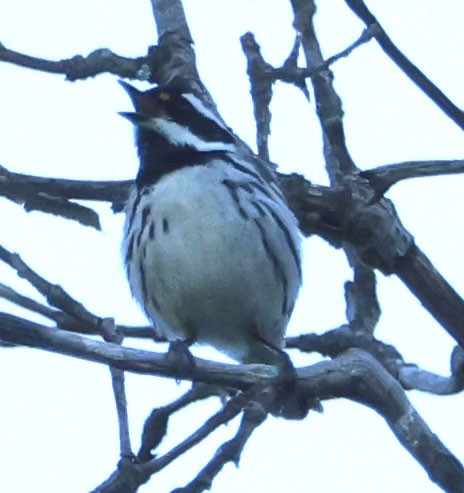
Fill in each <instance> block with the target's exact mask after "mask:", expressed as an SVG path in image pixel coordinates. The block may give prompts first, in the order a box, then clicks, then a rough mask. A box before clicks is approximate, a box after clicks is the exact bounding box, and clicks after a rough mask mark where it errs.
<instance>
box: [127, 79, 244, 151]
mask: <svg viewBox="0 0 464 493" xmlns="http://www.w3.org/2000/svg"><path fill="white" fill-rule="evenodd" d="M121 85H122V86H123V87H124V89H125V90H126V91H127V93H128V94H129V96H130V98H131V100H132V103H133V105H134V108H135V112H124V113H120V114H121V115H122V116H123V117H125V118H127V119H128V120H129V121H131V122H132V123H133V124H134V125H135V126H136V129H137V130H138V133H139V137H142V136H143V138H144V139H156V138H160V139H164V140H166V141H167V143H168V144H169V146H170V147H171V148H172V150H173V151H175V150H176V149H179V150H181V151H182V150H183V149H182V148H188V149H190V150H191V151H193V152H212V151H231V150H233V144H234V141H235V138H234V135H233V133H232V132H231V131H230V129H229V128H228V127H227V126H226V125H225V123H224V122H223V121H222V120H221V118H220V117H219V116H218V115H217V113H215V111H214V110H213V109H211V108H209V107H208V106H207V105H206V104H205V103H204V102H203V101H202V100H201V99H200V98H199V97H198V96H197V95H195V94H194V92H193V90H192V89H191V88H190V87H189V85H188V84H187V83H183V82H176V83H171V84H168V85H164V86H158V87H156V88H154V89H150V90H148V91H145V92H143V91H139V90H138V89H136V88H135V87H133V86H132V85H130V84H128V83H127V82H123V81H121ZM144 139H142V140H144ZM139 145H140V142H139Z"/></svg>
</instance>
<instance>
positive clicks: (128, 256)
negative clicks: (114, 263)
mask: <svg viewBox="0 0 464 493" xmlns="http://www.w3.org/2000/svg"><path fill="white" fill-rule="evenodd" d="M133 254H134V235H133V234H131V236H130V239H129V244H128V246H127V252H126V258H125V259H124V261H125V264H126V265H128V264H129V262H130V261H131V260H132V255H133Z"/></svg>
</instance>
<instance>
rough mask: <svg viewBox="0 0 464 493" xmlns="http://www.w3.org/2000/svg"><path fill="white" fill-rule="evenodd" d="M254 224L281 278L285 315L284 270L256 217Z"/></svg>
mask: <svg viewBox="0 0 464 493" xmlns="http://www.w3.org/2000/svg"><path fill="white" fill-rule="evenodd" d="M255 224H256V226H257V227H258V229H259V232H260V234H261V241H262V242H263V247H264V251H265V252H266V253H267V255H268V256H269V257H270V258H271V261H272V264H273V265H274V269H275V270H276V272H277V273H278V274H279V276H280V277H281V278H282V284H283V295H284V296H283V300H282V315H287V314H288V311H289V309H290V307H288V299H287V289H288V281H287V278H286V277H285V271H284V270H283V269H282V265H281V264H280V261H279V258H278V257H277V255H276V254H275V253H274V252H273V251H272V248H270V246H269V243H268V241H267V238H266V233H265V231H264V228H263V226H262V225H261V223H260V222H259V221H258V220H256V219H255Z"/></svg>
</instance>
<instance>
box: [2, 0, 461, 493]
mask: <svg viewBox="0 0 464 493" xmlns="http://www.w3.org/2000/svg"><path fill="white" fill-rule="evenodd" d="M318 3H319V4H320V6H319V13H318V14H317V18H316V22H317V28H318V32H319V35H320V39H321V41H322V47H323V51H324V55H325V56H330V55H332V54H334V53H335V52H338V51H340V50H341V49H343V48H345V47H346V46H347V45H348V44H349V43H351V42H352V41H354V39H356V38H357V37H358V36H359V34H360V33H361V31H362V28H363V26H362V25H361V23H360V22H359V21H358V20H357V18H356V17H355V16H354V15H353V14H352V13H351V12H350V11H349V9H348V8H347V7H346V6H345V4H344V2H343V1H341V0H324V1H323V2H322V1H321V2H318ZM368 5H369V7H370V8H371V9H372V10H373V12H374V13H375V15H376V16H377V17H378V19H379V20H380V22H381V23H382V24H383V26H384V28H385V29H386V30H387V32H388V33H389V34H390V35H391V37H392V38H393V40H394V41H395V42H396V43H397V44H398V46H399V47H400V48H401V49H402V50H403V51H404V52H405V54H406V55H408V56H409V57H410V58H411V59H412V60H413V61H414V62H415V63H416V64H417V65H418V66H419V67H420V68H421V69H422V70H423V71H424V72H425V73H426V74H427V75H428V76H429V77H430V78H431V79H432V80H433V81H434V82H435V83H437V84H438V85H439V86H440V87H441V89H442V90H443V91H444V92H445V93H446V94H447V95H448V96H449V97H450V98H451V99H452V100H453V101H454V102H455V103H456V104H457V105H458V106H460V107H464V97H463V93H462V87H463V83H464V80H463V79H464V75H463V71H462V47H463V44H464V43H463V42H464V32H463V30H462V19H463V14H464V5H463V4H462V1H461V0H447V1H446V2H440V4H439V5H438V4H437V3H436V2H434V1H431V0H408V1H407V2H404V1H400V0H390V1H389V2H384V1H380V0H375V1H374V0H372V1H370V2H368ZM185 7H186V11H187V16H188V21H189V23H190V28H191V30H192V34H193V37H194V39H195V46H196V51H197V58H198V66H199V70H200V74H201V76H202V77H203V80H204V82H205V83H206V85H207V87H208V88H209V90H210V92H211V93H212V95H213V97H214V98H215V100H216V102H217V103H218V107H219V110H220V112H221V113H222V115H223V117H224V118H225V120H226V121H227V122H228V123H229V125H230V126H232V127H233V128H234V130H235V131H236V132H237V133H238V134H239V135H240V136H241V137H242V138H243V139H244V140H246V141H247V142H248V143H249V144H250V145H252V146H253V147H254V120H253V113H252V107H251V100H250V97H249V84H248V80H247V76H246V73H245V60H244V56H243V54H242V52H241V48H240V43H239V36H240V35H242V34H243V33H244V32H246V31H248V30H250V31H253V32H254V33H255V35H256V38H257V41H258V42H259V43H260V44H261V47H262V52H263V55H264V57H265V58H266V60H268V61H269V62H271V63H273V64H275V65H280V64H281V63H282V62H283V60H284V59H285V58H286V56H287V55H288V52H289V50H290V49H291V46H292V44H293V40H294V32H293V30H292V27H291V24H292V15H291V9H290V5H289V2H288V1H285V0H279V1H278V0H252V1H250V0H248V1H247V0H235V1H234V2H229V1H226V0H188V1H185ZM0 42H1V43H3V44H4V45H5V46H7V47H9V48H11V49H14V50H17V51H20V52H24V53H27V54H29V55H35V56H39V57H43V58H47V59H61V58H67V57H71V56H74V55H76V54H82V55H87V54H88V53H90V52H91V51H93V50H94V49H96V48H101V47H107V48H110V49H111V50H113V51H114V52H116V53H119V54H121V55H125V56H140V55H142V54H145V53H146V50H147V46H148V45H151V44H154V43H155V42H156V35H155V30H154V21H153V18H152V13H151V7H150V3H149V1H148V0H144V1H141V0H139V1H138V2H126V1H122V0H81V1H80V2H71V1H58V0H42V1H40V2H35V1H33V0H9V1H8V0H4V1H2V2H0ZM333 69H334V73H335V87H336V89H337V90H338V91H339V94H340V96H341V97H342V99H343V104H344V110H345V113H346V116H345V126H346V127H345V128H346V134H347V139H348V146H349V149H350V151H351V152H352V155H353V158H354V160H355V162H356V163H357V164H358V165H359V166H360V167H362V168H365V169H367V168H370V167H375V166H377V165H382V164H387V163H394V162H401V161H406V160H420V159H435V158H436V159H453V158H462V157H463V153H464V140H463V138H462V132H461V130H459V129H458V127H457V126H455V125H454V124H453V123H452V122H451V121H450V120H449V119H447V118H446V117H445V116H444V115H443V114H442V113H441V112H440V111H439V110H438V109H437V108H436V107H435V106H434V105H433V103H431V102H430V101H429V100H428V99H427V98H426V97H425V96H424V95H423V94H422V93H421V92H420V91H419V90H418V89H417V88H416V87H415V86H414V85H413V84H412V83H411V82H410V81H409V80H408V79H407V78H406V77H405V76H404V75H403V74H402V73H401V72H400V71H399V70H398V69H397V68H396V67H395V66H394V65H393V63H392V62H391V61H390V60H389V59H387V57H386V56H385V55H384V54H383V53H382V52H381V51H380V49H379V48H378V47H377V46H376V44H375V43H374V42H371V43H370V44H369V45H367V46H366V45H365V46H363V47H361V48H359V49H358V50H357V51H356V52H355V53H354V54H352V55H351V56H350V57H349V58H348V59H344V60H342V61H340V62H338V63H337V64H336V65H335V66H334V67H333ZM0 81H1V82H0V83H1V88H2V90H1V91H0V164H1V165H3V166H5V167H7V168H8V169H10V170H11V171H16V172H23V173H29V174H34V175H40V176H50V177H63V178H78V179H89V180H103V179H108V180H114V179H128V178H133V177H134V176H135V173H136V170H137V166H138V163H137V159H136V154H135V149H134V145H133V131H132V128H131V127H130V125H129V124H128V122H127V121H125V120H124V119H122V118H120V117H119V116H118V115H117V112H118V111H124V110H129V109H130V102H129V100H128V98H127V96H126V95H125V94H124V91H122V90H121V88H120V86H119V85H118V84H117V83H116V81H117V79H116V78H115V77H113V76H108V75H105V76H99V77H97V78H95V79H90V80H86V81H79V82H76V83H69V82H65V81H64V80H63V77H61V76H57V75H48V74H43V73H40V72H33V71H30V70H25V69H22V68H18V67H14V66H12V65H7V64H2V63H0ZM140 87H144V86H143V85H141V86H140ZM271 109H272V113H273V120H272V138H271V148H270V152H271V159H272V160H273V161H275V162H277V163H279V165H280V170H281V171H283V172H291V171H299V172H302V173H304V174H305V175H306V176H307V177H308V178H309V179H311V180H312V181H314V182H316V183H322V184H325V183H327V178H326V176H325V173H324V164H323V159H322V153H321V142H320V130H319V125H318V122H317V119H316V117H315V115H314V105H313V103H310V104H308V103H307V102H306V100H305V99H304V96H303V95H302V94H301V93H300V92H298V91H297V90H296V89H294V88H290V87H287V86H284V85H282V84H277V85H276V87H275V98H274V100H273V102H272V108H271ZM463 185H464V178H463V177H461V176H454V177H443V178H432V179H420V180H414V181H408V182H405V183H402V184H400V185H398V186H396V187H395V188H394V189H393V190H392V191H391V192H389V193H388V196H389V197H390V198H392V199H393V200H394V202H395V205H396V206H397V209H398V211H399V214H400V217H401V219H402V221H403V222H404V224H405V225H406V227H407V228H409V230H410V231H411V232H412V234H413V235H414V236H415V238H416V241H417V243H418V244H419V245H420V246H421V247H422V248H423V250H424V251H425V252H426V254H427V255H428V256H429V257H430V259H431V260H432V261H433V262H434V264H435V265H436V267H437V268H438V269H439V270H440V271H441V273H442V274H443V275H444V276H445V277H446V278H447V279H448V281H449V282H450V283H451V284H452V285H453V286H454V287H455V289H456V290H457V291H458V292H460V293H461V294H463V293H464V275H463V274H464V264H463V260H462V244H463V233H462V215H461V211H462V207H463V204H464V195H463V193H462V189H463ZM96 207H97V209H98V210H99V211H101V220H102V225H103V231H102V232H97V231H94V230H91V229H90V228H84V227H82V226H79V225H77V224H75V223H71V222H69V221H65V220H63V219H59V218H55V217H52V216H50V215H45V214H41V213H37V212H34V213H30V214H27V213H25V212H24V211H22V209H21V208H20V207H19V206H18V205H15V204H12V203H11V202H8V201H6V200H4V199H1V198H0V211H1V212H0V232H1V233H0V234H1V236H0V243H1V244H3V245H4V246H5V247H6V248H8V249H10V250H12V251H16V252H18V253H20V254H21V255H22V257H23V259H24V260H25V261H26V262H28V263H29V264H30V265H31V266H32V267H33V268H35V269H36V270H37V271H38V272H39V273H40V274H41V275H43V276H44V277H45V278H47V279H48V280H50V281H52V282H54V283H57V284H60V285H62V286H63V287H64V288H65V289H66V290H67V291H68V292H69V293H70V294H71V295H73V296H74V297H75V298H76V299H78V300H79V301H81V302H83V303H84V305H85V306H86V307H87V308H88V309H89V310H91V311H93V312H94V313H95V314H97V315H100V316H114V317H115V318H116V320H117V321H118V322H120V323H126V324H137V323H140V324H144V323H145V319H144V317H143V315H142V314H141V312H140V310H139V309H138V307H137V306H136V304H135V303H134V302H133V301H132V300H131V298H130V293H129V289H128V287H127V283H126V279H125V275H124V271H123V268H122V262H121V259H120V254H119V252H120V238H121V230H122V223H123V217H122V215H116V216H115V215H113V214H112V213H111V212H110V211H109V207H107V206H105V205H100V204H98V205H97V206H96ZM304 253H305V265H304V269H305V283H304V289H303V290H302V293H301V296H300V300H299V303H298V306H297V308H296V310H295V314H294V317H293V319H292V322H291V325H290V328H289V333H290V334H299V333H303V332H312V331H317V332H322V331H324V330H327V329H331V328H334V327H337V326H339V325H340V324H342V323H343V322H344V321H345V315H344V309H345V303H344V299H343V283H344V282H345V281H346V280H348V279H351V272H350V270H349V269H348V267H347V263H346V260H345V257H344V255H343V253H342V252H340V251H335V250H333V249H332V248H330V247H329V246H328V245H326V244H325V243H323V242H322V241H321V240H319V239H318V238H311V239H309V240H307V241H306V242H305V252H304ZM0 282H2V283H4V284H9V283H10V284H12V285H14V286H15V287H16V288H17V289H18V290H20V291H21V292H23V293H25V294H33V290H32V289H31V288H29V286H28V285H27V284H26V283H24V282H22V281H19V280H17V279H16V276H15V275H14V274H13V273H12V272H11V270H10V269H8V268H6V267H5V266H3V265H0ZM378 287H379V299H380V303H381V306H382V310H383V314H382V318H381V321H380V323H379V326H378V329H377V332H376V335H377V337H379V338H381V339H383V340H384V341H386V342H389V343H391V344H394V345H395V346H396V347H397V348H398V349H399V350H400V351H401V352H402V354H403V356H404V357H405V359H406V360H408V361H411V362H414V363H417V364H419V365H421V366H422V367H424V368H426V369H428V370H431V371H436V372H440V373H443V374H447V373H448V371H449V354H450V351H451V349H452V347H453V341H452V340H451V339H450V337H449V336H448V335H447V334H446V333H445V332H444V330H443V329H441V328H440V327H439V326H438V324H437V323H436V322H435V321H434V320H433V319H432V318H431V317H430V316H429V315H428V314H427V313H426V312H425V310H423V309H422V308H421V307H420V305H419V304H418V303H417V301H416V300H415V299H414V298H413V296H412V295H411V294H410V293H409V292H408V291H407V289H406V288H404V287H403V286H402V284H401V283H400V282H399V281H398V280H397V279H395V278H394V277H392V278H386V277H383V276H382V275H379V276H378ZM0 310H2V311H11V312H14V313H22V312H21V311H20V310H19V309H17V308H16V307H12V306H11V305H9V304H8V303H6V302H3V301H2V300H0ZM28 316H30V317H31V318H34V319H37V320H40V321H43V320H41V319H39V318H38V317H34V316H33V315H30V314H28ZM127 343H128V344H132V343H133V342H132V341H127ZM147 348H149V349H154V350H161V349H162V350H164V347H156V346H154V345H152V344H150V345H149V346H147ZM197 354H199V355H203V356H206V357H217V355H216V354H214V353H213V352H212V351H209V350H205V349H204V348H201V349H200V350H199V351H197ZM312 361H314V359H313V358H311V357H308V356H303V357H299V358H298V362H299V364H308V363H309V362H312ZM127 382H128V398H129V413H130V419H131V432H132V436H133V442H134V443H133V445H134V449H137V447H138V445H139V436H140V431H141V427H142V425H143V421H144V419H145V418H146V416H147V415H148V414H149V412H150V411H151V409H152V408H153V407H155V406H159V405H162V404H164V403H168V402H169V401H170V400H172V399H173V398H174V397H175V396H176V395H178V394H179V393H180V392H182V391H184V390H185V389H186V388H187V385H186V384H182V385H180V386H178V385H176V384H175V383H174V382H171V381H168V380H164V379H157V378H150V377H144V376H134V375H127ZM0 389H1V395H2V400H1V408H0V463H1V464H2V474H1V478H0V489H1V490H2V491H8V492H9V493H22V492H25V491H34V490H35V491H47V492H49V493H55V492H57V493H58V492H62V491H66V492H69V493H74V492H76V493H82V492H86V491H89V490H91V489H93V488H94V487H95V486H96V485H97V484H98V483H99V482H100V481H102V480H103V479H105V478H106V477H107V476H108V475H109V474H110V472H111V471H112V470H113V469H114V467H115V465H116V462H117V460H118V441H117V437H118V433H117V424H116V416H115V409H114V404H113V398H112V391H111V383H110V376H109V371H108V369H107V368H106V367H104V366H99V365H96V364H90V363H86V362H83V361H79V360H72V359H71V358H65V357H61V356H57V355H54V354H48V353H44V352H40V351H36V350H30V349H14V350H13V349H11V350H2V351H1V357H0ZM408 395H409V398H410V399H411V401H412V402H413V404H414V405H415V406H416V408H417V409H418V411H419V412H420V413H421V415H422V417H423V418H424V419H425V420H426V421H427V422H428V423H429V425H430V426H431V428H432V430H433V431H434V432H436V433H437V434H438V436H439V437H440V438H441V439H442V440H443V441H444V443H445V444H446V445H447V446H448V447H449V448H451V450H452V451H453V452H454V453H456V454H457V456H458V457H460V458H461V460H462V459H464V440H463V431H462V411H463V406H464V398H463V397H462V396H454V397H446V398H438V397H433V396H427V395H423V394H420V393H417V392H410V393H409V394H408ZM324 408H325V412H324V414H322V415H318V414H316V413H312V414H310V416H309V417H308V418H307V419H306V420H304V421H303V422H286V421H283V420H275V419H272V418H269V419H268V420H267V422H266V423H265V425H264V426H262V427H261V428H260V429H259V430H258V431H257V432H256V434H255V435H254V436H253V438H252V439H251V441H250V442H249V443H248V445H247V447H246V449H245V452H244V454H243V456H242V462H241V465H240V468H239V469H238V470H236V469H235V467H233V466H231V465H228V466H227V467H226V468H225V469H224V471H223V472H222V473H221V474H220V475H219V477H218V478H217V479H216V480H215V482H214V484H213V490H212V491H213V492H218V493H229V492H234V491H244V492H252V491H267V492H269V493H277V492H281V491H288V492H289V493H299V492H303V491H309V490H311V491H314V492H317V493H333V492H336V491H340V490H341V489H343V491H349V492H351V491H353V492H354V491H356V492H359V491H362V492H370V491H376V492H380V493H382V492H385V493H386V492H390V491H393V490H395V489H396V490H397V491H409V492H421V493H433V492H437V491H439V489H438V488H437V487H436V486H434V485H432V484H431V483H430V482H429V480H428V478H427V475H426V474H425V472H423V470H422V469H421V468H420V466H419V465H417V463H416V462H415V461H413V460H412V459H411V458H410V456H409V455H408V454H407V453H406V452H405V451H404V450H403V448H402V447H401V446H400V445H399V444H398V443H397V441H396V439H395V438H394V436H393V435H392V433H391V432H390V431H389V429H388V426H387V425H386V424H385V423H384V421H383V420H382V419H381V418H380V417H378V416H377V415H376V414H375V413H374V412H373V411H371V410H369V409H367V408H363V407H361V406H359V405H356V404H354V403H350V402H347V401H341V400H340V401H334V402H326V403H325V404H324ZM216 409H218V403H217V402H214V401H211V402H208V403H206V404H199V405H196V406H195V407H194V408H192V409H189V410H187V411H185V412H183V413H182V414H179V416H178V417H177V418H176V419H175V420H174V421H173V423H172V425H171V426H170V429H169V437H168V439H167V440H166V443H163V445H162V450H164V451H166V450H168V449H169V447H170V446H172V445H174V444H175V443H177V442H178V441H179V440H180V439H182V437H184V436H186V434H188V433H190V432H191V431H193V424H194V423H198V425H199V424H201V422H202V421H203V420H205V419H206V418H207V416H208V415H209V413H212V412H214V410H216ZM235 428H236V425H234V426H233V425H230V426H227V427H223V428H222V429H221V430H219V432H218V433H216V434H215V436H214V437H213V438H212V439H210V440H208V441H207V443H206V444H205V445H203V446H201V447H199V448H197V449H195V450H194V451H193V452H191V453H190V454H188V455H187V456H186V457H185V458H184V459H183V460H182V461H176V462H175V463H174V464H173V465H172V466H171V467H168V468H167V469H166V470H165V471H163V472H162V473H161V474H159V475H158V476H157V477H155V478H154V479H152V481H151V482H150V483H149V484H148V485H147V486H145V487H144V488H142V489H141V490H140V491H141V492H143V493H149V492H155V491H157V492H167V491H170V490H171V489H173V488H174V487H175V486H182V485H184V484H186V483H187V482H189V481H190V480H191V479H192V478H193V477H194V475H195V474H196V473H197V472H198V471H199V470H200V469H201V467H202V466H203V465H204V464H205V463H206V462H207V460H208V459H209V458H210V457H211V455H212V451H214V450H215V448H216V447H217V446H218V445H219V443H221V440H224V439H226V438H227V437H230V436H231V435H232V434H233V433H234V431H235Z"/></svg>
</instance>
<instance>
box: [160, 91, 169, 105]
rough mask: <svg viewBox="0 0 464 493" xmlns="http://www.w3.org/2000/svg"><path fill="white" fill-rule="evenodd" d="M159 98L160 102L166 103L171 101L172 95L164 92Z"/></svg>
mask: <svg viewBox="0 0 464 493" xmlns="http://www.w3.org/2000/svg"><path fill="white" fill-rule="evenodd" d="M158 98H159V100H160V101H165V102H166V101H169V100H170V99H171V95H170V94H169V93H168V92H166V91H162V92H160V93H159V95H158Z"/></svg>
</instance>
